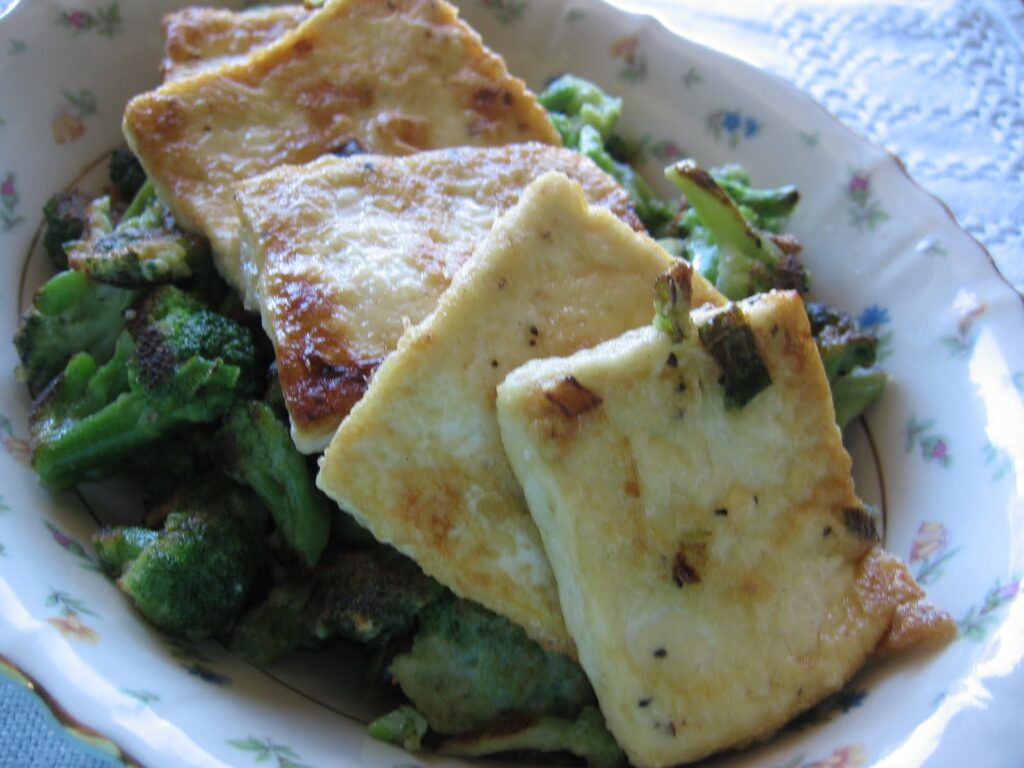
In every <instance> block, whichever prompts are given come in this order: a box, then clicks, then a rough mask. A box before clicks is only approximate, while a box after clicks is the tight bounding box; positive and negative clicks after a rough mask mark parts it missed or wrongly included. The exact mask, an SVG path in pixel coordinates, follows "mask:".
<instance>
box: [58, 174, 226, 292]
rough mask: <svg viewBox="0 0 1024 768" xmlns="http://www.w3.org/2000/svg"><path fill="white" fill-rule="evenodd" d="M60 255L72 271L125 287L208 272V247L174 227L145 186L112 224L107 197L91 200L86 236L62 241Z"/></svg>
mask: <svg viewBox="0 0 1024 768" xmlns="http://www.w3.org/2000/svg"><path fill="white" fill-rule="evenodd" d="M104 216H105V217H106V220H105V221H104V220H103V217H104ZM64 251H65V252H66V254H67V260H68V264H69V265H70V266H71V268H72V269H74V270H77V271H79V272H82V273H84V274H85V275H88V276H89V277H90V278H91V279H92V280H95V281H97V282H100V283H107V284H109V285H117V286H121V287H127V288H134V287H140V286H145V285H153V284H159V283H168V282H178V281H182V280H185V279H187V278H191V277H193V276H194V275H197V274H205V273H207V272H209V271H210V270H212V266H211V261H210V248H209V243H208V242H207V241H206V240H205V239H203V238H201V237H199V236H198V235H193V234H191V233H189V232H185V231H183V230H181V229H179V228H178V226H177V225H176V224H175V223H174V218H173V217H172V216H171V213H170V211H169V210H168V209H167V206H166V205H165V204H164V203H163V202H162V201H161V200H160V198H159V197H157V196H156V192H155V191H154V189H153V185H152V183H149V182H147V183H146V184H144V185H143V186H142V187H141V188H140V189H139V190H138V193H137V194H136V195H135V197H134V199H133V200H132V202H131V204H130V205H129V206H128V209H127V210H126V211H125V212H124V215H123V216H122V217H121V219H120V221H118V223H117V226H114V225H113V221H112V219H111V217H110V199H109V198H107V197H102V198H98V199H97V200H96V201H94V203H93V205H92V217H91V222H90V226H89V228H88V229H87V231H86V237H84V238H82V239H78V240H74V241H72V242H69V243H67V244H66V245H65V246H64Z"/></svg>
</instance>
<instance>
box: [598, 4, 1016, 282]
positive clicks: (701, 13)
mask: <svg viewBox="0 0 1024 768" xmlns="http://www.w3.org/2000/svg"><path fill="white" fill-rule="evenodd" d="M617 4H618V5H620V6H622V7H624V8H627V9H629V10H634V11H641V12H647V13H652V14H654V15H656V16H658V17H659V18H660V19H661V20H662V21H663V22H665V24H666V25H668V26H669V27H671V28H672V29H674V30H676V31H678V32H680V33H682V34H685V35H686V36H687V37H690V38H691V39H693V40H696V41H697V42H700V43H703V44H705V45H708V46H711V47H714V48H717V49H719V50H722V51H725V52H726V53H729V54H731V55H733V56H736V57H738V58H741V59H744V60H746V61H748V62H750V63H752V64H755V65H757V66H760V67H763V68H765V69H767V70H769V71H772V72H774V73H776V74H778V75H780V76H782V77H783V78H785V79H786V80H789V81H790V82H792V83H793V84H794V85H796V86H797V87H799V88H800V89H802V90H804V91H806V92H808V93H809V94H810V95H812V96H813V97H814V98H815V99H817V100H818V101H819V102H820V103H821V104H822V105H823V106H824V107H825V108H826V109H828V110H829V111H830V112H831V113H832V114H833V115H835V116H836V117H838V118H839V119H840V120H841V121H842V122H843V123H845V124H846V125H847V126H849V127H850V128H852V129H854V130H855V131H857V132H858V133H860V134H861V135H863V136H865V137H867V138H869V139H870V140H871V141H873V142H874V143H876V144H879V145H881V146H882V147H884V148H885V149H887V150H889V151H890V152H892V153H894V154H895V155H897V156H898V157H900V158H901V159H902V160H903V162H904V164H905V165H906V166H907V169H908V170H909V171H910V174H911V176H913V178H914V179H915V180H916V181H917V182H918V183H919V184H921V185H922V186H923V187H924V188H925V189H927V190H928V191H930V192H931V193H933V194H934V195H936V196H937V197H939V198H940V199H941V200H943V201H944V202H945V203H946V204H947V205H948V206H949V207H950V208H951V209H952V211H953V213H954V214H955V215H956V218H957V220H958V221H959V222H960V224H961V226H963V227H964V228H965V229H966V230H967V231H968V232H970V233H971V234H972V235H973V236H974V237H975V238H977V239H978V240H979V241H980V242H981V243H982V245H984V246H985V247H986V248H987V249H988V251H989V253H991V255H992V257H993V258H994V260H995V262H996V264H997V265H998V267H999V269H1000V271H1001V272H1002V273H1003V275H1004V276H1005V277H1006V279H1007V280H1008V281H1009V282H1011V283H1012V284H1013V285H1014V286H1015V287H1016V288H1017V290H1018V291H1021V292H1024V227H1022V223H1024V47H1022V42H1024V0H875V1H874V2H868V1H865V0H817V1H816V2H777V3H772V2H763V1H757V0H732V1H731V2H728V3H708V2H706V0H617Z"/></svg>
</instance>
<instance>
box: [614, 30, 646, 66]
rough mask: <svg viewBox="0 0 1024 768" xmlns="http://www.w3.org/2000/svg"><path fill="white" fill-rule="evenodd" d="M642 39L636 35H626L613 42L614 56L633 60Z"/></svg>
mask: <svg viewBox="0 0 1024 768" xmlns="http://www.w3.org/2000/svg"><path fill="white" fill-rule="evenodd" d="M639 43H640V40H639V38H638V37H637V36H636V35H626V36H625V37H620V38H619V39H617V40H615V41H614V42H612V48H611V52H612V58H613V59H625V60H626V61H633V59H635V58H636V49H637V46H638V45H639Z"/></svg>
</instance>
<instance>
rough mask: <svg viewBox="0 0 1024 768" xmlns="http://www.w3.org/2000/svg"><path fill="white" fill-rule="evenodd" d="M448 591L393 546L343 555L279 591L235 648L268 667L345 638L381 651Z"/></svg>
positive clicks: (242, 626) (243, 624)
mask: <svg viewBox="0 0 1024 768" xmlns="http://www.w3.org/2000/svg"><path fill="white" fill-rule="evenodd" d="M443 593H444V589H443V588H442V587H441V585H440V584H438V583H437V582H436V581H434V580H433V579H431V578H430V577H428V576H425V575H424V574H423V572H422V571H421V570H420V569H419V566H417V565H416V564H415V563H414V562H413V561H412V560H409V559H408V558H406V557H403V556H402V555H400V554H398V552H396V551H395V550H393V549H390V548H388V547H379V546H378V547H375V548H373V549H368V550H358V551H353V552H341V553H339V554H338V555H336V556H335V557H334V558H333V559H332V560H330V561H328V562H324V563H321V564H320V565H319V566H317V568H315V569H314V570H313V572H312V573H311V574H310V576H309V577H308V578H306V579H304V580H302V581H301V582H299V583H297V584H289V585H282V586H279V587H277V588H275V589H274V590H273V591H272V592H271V593H270V596H269V597H268V598H267V600H266V601H265V602H264V603H263V604H261V605H259V606H257V607H256V608H254V609H252V610H251V611H249V612H248V613H247V614H246V615H245V616H243V617H242V620H241V621H239V623H238V625H237V626H236V627H235V630H234V632H233V633H232V636H231V648H232V650H233V651H235V652H236V653H238V654H240V655H241V656H243V657H245V658H247V659H249V660H250V661H252V662H254V663H259V664H263V663H267V662H269V661H272V660H273V659H274V658H276V657H277V656H279V655H281V654H282V653H285V652H287V651H291V650H294V649H296V648H300V647H302V646H319V645H323V644H324V643H327V642H331V641H334V640H339V639H344V640H352V641H355V642H359V643H366V644H370V645H373V646H376V647H381V646H384V645H387V644H388V643H390V642H392V641H393V640H395V639H397V638H399V637H402V636H404V635H407V634H409V633H410V632H411V631H412V629H413V627H414V626H415V621H416V617H417V616H418V615H419V614H420V612H421V611H422V610H423V609H424V608H425V607H426V606H428V605H430V604H431V603H433V602H435V601H436V600H438V599H440V597H441V596H442V594H443Z"/></svg>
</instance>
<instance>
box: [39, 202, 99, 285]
mask: <svg viewBox="0 0 1024 768" xmlns="http://www.w3.org/2000/svg"><path fill="white" fill-rule="evenodd" d="M88 206H89V199H88V198H87V197H86V196H85V195H83V194H81V193H80V192H79V191H78V190H77V189H73V190H71V191H70V192H58V193H57V194H56V195H54V196H53V197H51V198H50V199H49V200H47V201H46V204H45V205H44V206H43V223H44V226H45V230H44V232H43V248H45V249H46V255H47V256H49V257H50V261H52V262H53V265H54V266H55V267H57V269H67V268H68V257H67V256H66V255H65V253H64V243H67V242H70V241H71V240H77V239H78V238H80V237H81V236H82V232H84V231H85V227H86V224H87V222H88V218H89V213H88Z"/></svg>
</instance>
